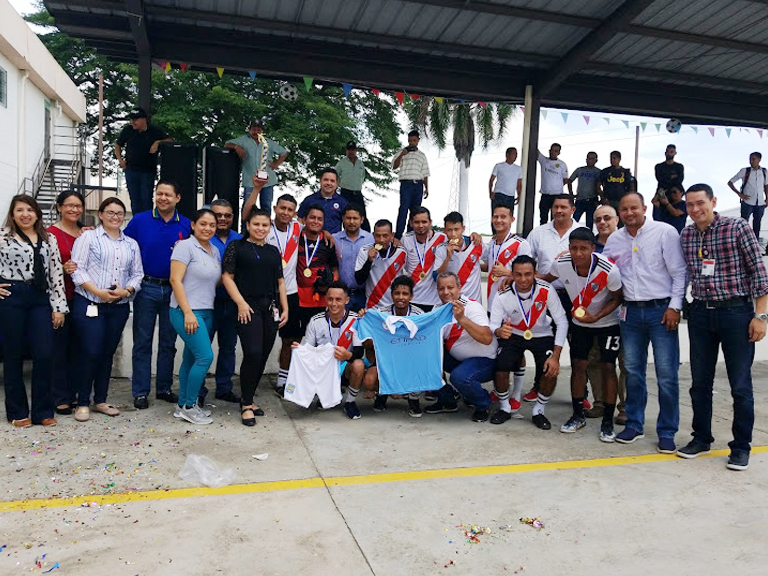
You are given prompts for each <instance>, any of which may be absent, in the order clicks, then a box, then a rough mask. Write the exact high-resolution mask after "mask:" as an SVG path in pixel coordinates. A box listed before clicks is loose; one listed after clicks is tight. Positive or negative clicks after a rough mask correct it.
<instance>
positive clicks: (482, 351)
mask: <svg viewBox="0 0 768 576" xmlns="http://www.w3.org/2000/svg"><path fill="white" fill-rule="evenodd" d="M437 292H438V294H439V295H440V301H441V302H442V303H443V304H444V305H447V306H452V307H453V318H454V323H453V324H452V325H450V326H446V327H444V328H443V340H445V352H444V355H443V370H444V371H445V372H448V373H449V374H450V375H451V385H450V386H448V385H447V384H446V385H445V386H443V387H442V388H440V390H439V391H438V393H437V402H436V403H434V404H432V405H431V406H427V407H426V408H425V409H424V412H426V413H427V414H442V413H444V412H457V411H458V409H459V408H458V406H457V404H456V398H455V396H454V390H456V391H457V392H458V393H459V394H461V395H462V397H463V398H464V400H465V401H466V402H467V403H468V404H470V405H472V406H474V412H473V414H472V421H473V422H485V421H486V420H488V415H489V414H488V411H489V409H490V408H491V397H490V395H489V394H488V392H487V391H486V390H485V389H484V388H483V382H488V381H489V380H493V374H494V366H495V364H496V351H497V347H498V345H497V343H496V339H495V338H494V337H493V333H492V332H491V329H490V328H489V323H488V316H487V314H486V313H485V308H483V305H482V304H481V303H480V302H477V301H474V300H470V299H468V298H467V297H466V296H463V295H462V294H461V282H460V281H459V277H458V276H457V275H456V273H454V272H441V273H440V274H438V275H437Z"/></svg>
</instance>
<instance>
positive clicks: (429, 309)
mask: <svg viewBox="0 0 768 576" xmlns="http://www.w3.org/2000/svg"><path fill="white" fill-rule="evenodd" d="M413 305H414V306H416V307H418V308H421V309H422V310H423V311H424V312H432V309H433V308H434V307H435V305H434V304H416V302H413Z"/></svg>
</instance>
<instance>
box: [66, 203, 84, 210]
mask: <svg viewBox="0 0 768 576" xmlns="http://www.w3.org/2000/svg"><path fill="white" fill-rule="evenodd" d="M61 207H62V208H66V209H67V210H82V209H83V205H82V204H62V205H61Z"/></svg>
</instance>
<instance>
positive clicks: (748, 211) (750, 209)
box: [741, 202, 765, 239]
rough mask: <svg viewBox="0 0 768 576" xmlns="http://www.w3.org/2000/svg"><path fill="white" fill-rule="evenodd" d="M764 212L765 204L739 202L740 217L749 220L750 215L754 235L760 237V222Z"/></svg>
mask: <svg viewBox="0 0 768 576" xmlns="http://www.w3.org/2000/svg"><path fill="white" fill-rule="evenodd" d="M764 212H765V206H752V205H751V204H747V203H746V202H742V203H741V217H742V218H744V220H746V221H747V222H749V217H750V216H752V230H754V231H755V236H757V237H758V239H759V238H760V224H761V223H762V221H763V213H764Z"/></svg>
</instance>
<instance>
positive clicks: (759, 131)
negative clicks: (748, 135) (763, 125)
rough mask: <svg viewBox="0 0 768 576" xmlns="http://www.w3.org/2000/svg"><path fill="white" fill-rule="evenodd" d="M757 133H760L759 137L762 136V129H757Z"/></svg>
mask: <svg viewBox="0 0 768 576" xmlns="http://www.w3.org/2000/svg"><path fill="white" fill-rule="evenodd" d="M757 133H758V134H760V138H762V137H763V131H762V130H758V131H757Z"/></svg>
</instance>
